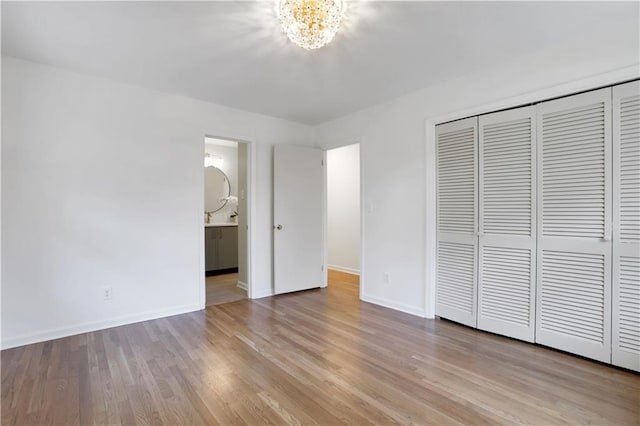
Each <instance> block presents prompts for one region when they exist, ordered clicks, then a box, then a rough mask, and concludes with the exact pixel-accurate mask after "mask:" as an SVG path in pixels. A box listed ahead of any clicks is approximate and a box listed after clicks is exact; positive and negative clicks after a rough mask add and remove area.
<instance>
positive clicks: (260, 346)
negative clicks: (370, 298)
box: [2, 274, 640, 425]
mask: <svg viewBox="0 0 640 426" xmlns="http://www.w3.org/2000/svg"><path fill="white" fill-rule="evenodd" d="M357 295H358V288H357V285H356V284H355V283H354V281H353V280H351V279H348V278H347V277H345V276H341V275H340V274H332V280H331V282H330V285H329V288H328V289H323V290H310V291H306V292H302V293H294V294H289V295H283V296H277V297H270V298H264V299H259V300H254V301H251V300H241V301H238V302H233V303H228V304H223V305H216V306H210V307H208V308H207V309H206V310H205V311H201V312H197V313H193V314H186V315H180V316H174V317H170V318H165V319H160V320H155V321H147V322H143V323H138V324H133V325H128V326H123V327H117V328H113V329H109V330H104V331H99V332H93V333H88V334H82V335H79V336H74V337H70V338H65V339H60V340H55V341H50V342H46V343H39V344H34V345H29V346H24V347H20V348H16V349H10V350H6V351H3V352H2V425H13V424H28V425H36V424H58V425H72V424H93V423H98V424H134V423H137V424H165V425H178V424H224V425H231V424H250V425H262V424H296V425H298V424H301V425H314V424H323V425H338V424H346V423H351V424H368V423H374V424H392V423H402V424H407V423H418V424H436V425H443V424H454V423H458V424H460V423H463V424H514V423H529V424H537V425H543V424H544V425H549V424H578V423H594V424H638V423H639V422H640V376H638V375H635V374H633V373H630V372H627V371H623V370H619V369H615V368H612V367H608V366H605V365H602V364H598V363H595V362H591V361H588V360H585V359H581V358H578V357H574V356H571V355H567V354H564V353H560V352H556V351H553V350H549V349H545V348H542V347H539V346H534V345H530V344H526V343H522V342H517V341H514V340H510V339H507V338H503V337H499V336H495V335H492V334H488V333H483V332H480V331H477V330H473V329H470V328H466V327H462V326H459V325H456V324H454V323H451V322H447V321H443V320H424V319H420V318H417V317H414V316H410V315H406V314H403V313H400V312H396V311H392V310H389V309H385V308H382V307H379V306H376V305H372V304H368V303H364V302H360V301H358V297H357Z"/></svg>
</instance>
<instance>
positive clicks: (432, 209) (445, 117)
mask: <svg viewBox="0 0 640 426" xmlns="http://www.w3.org/2000/svg"><path fill="white" fill-rule="evenodd" d="M637 78H638V70H637V67H635V66H631V67H626V68H622V69H618V70H614V71H611V72H606V73H603V74H598V75H595V76H591V77H587V78H583V79H580V80H576V81H572V82H569V83H563V84H559V85H555V86H547V87H541V88H539V89H537V90H533V91H530V92H526V93H524V94H521V95H517V96H512V97H508V98H502V99H498V100H494V101H491V102H487V103H484V104H480V105H474V106H471V107H465V108H461V109H459V110H456V111H452V112H448V113H445V114H439V115H432V116H428V115H427V118H426V119H425V121H424V126H425V127H424V128H425V145H426V149H425V167H426V170H425V172H426V187H425V195H426V211H425V257H426V261H425V271H424V276H425V284H424V285H425V286H424V308H425V309H424V313H425V317H426V318H435V312H436V240H437V228H436V208H437V207H436V202H437V193H436V126H437V125H438V124H442V123H446V122H448V121H453V120H459V119H462V118H466V117H471V116H474V115H483V114H487V113H491V112H497V111H500V110H503V109H511V108H516V107H519V106H525V105H528V104H531V103H540V102H543V101H545V100H551V99H553V98H557V97H562V96H569V95H573V94H577V93H579V92H583V91H590V90H595V89H598V88H602V87H605V86H610V85H613V84H619V83H621V82H625V81H629V80H633V79H637Z"/></svg>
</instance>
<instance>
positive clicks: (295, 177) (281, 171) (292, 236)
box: [273, 145, 324, 294]
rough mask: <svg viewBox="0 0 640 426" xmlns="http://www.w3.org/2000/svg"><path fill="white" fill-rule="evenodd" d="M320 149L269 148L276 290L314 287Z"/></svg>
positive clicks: (318, 258)
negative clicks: (270, 154) (271, 172)
mask: <svg viewBox="0 0 640 426" xmlns="http://www.w3.org/2000/svg"><path fill="white" fill-rule="evenodd" d="M323 163H324V151H322V150H319V149H314V148H308V147H303V146H293V145H275V146H274V150H273V220H274V225H273V245H274V260H273V264H274V290H275V293H276V294H280V293H288V292H292V291H299V290H306V289H309V288H314V287H320V286H321V285H322V282H323V276H324V274H323V265H324V260H323V255H324V254H323V253H324V167H323Z"/></svg>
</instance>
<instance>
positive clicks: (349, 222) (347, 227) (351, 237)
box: [326, 144, 362, 297]
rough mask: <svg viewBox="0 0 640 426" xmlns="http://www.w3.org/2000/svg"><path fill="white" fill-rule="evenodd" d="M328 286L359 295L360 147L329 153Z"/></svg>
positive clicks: (344, 148) (354, 146)
mask: <svg viewBox="0 0 640 426" xmlns="http://www.w3.org/2000/svg"><path fill="white" fill-rule="evenodd" d="M326 161H327V203H326V206H327V219H326V220H327V284H328V286H329V288H330V289H332V290H334V289H335V290H336V291H340V292H345V293H348V294H350V295H351V294H353V295H355V296H356V297H359V295H360V272H361V259H362V249H361V247H362V241H361V217H362V214H361V205H360V204H361V188H360V144H352V145H347V146H342V147H339V148H335V149H331V150H328V151H327V152H326Z"/></svg>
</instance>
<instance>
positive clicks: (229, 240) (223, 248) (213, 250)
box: [204, 225, 238, 272]
mask: <svg viewBox="0 0 640 426" xmlns="http://www.w3.org/2000/svg"><path fill="white" fill-rule="evenodd" d="M204 235H205V237H204V253H205V269H206V271H207V272H210V271H218V270H222V269H232V268H237V267H238V227H237V226H225V225H221V226H206V227H205V232H204Z"/></svg>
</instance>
